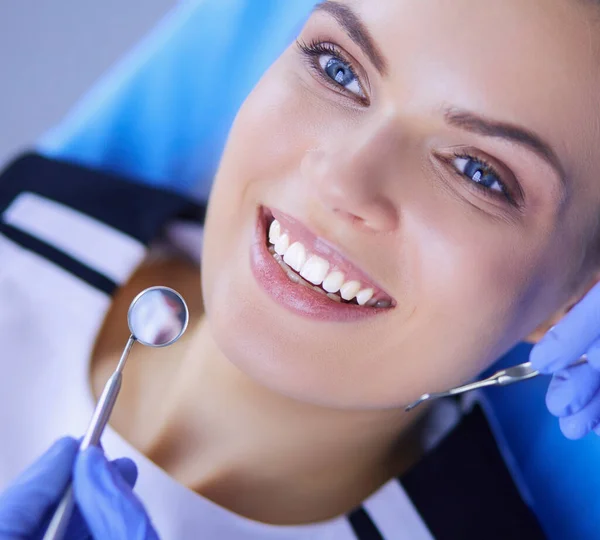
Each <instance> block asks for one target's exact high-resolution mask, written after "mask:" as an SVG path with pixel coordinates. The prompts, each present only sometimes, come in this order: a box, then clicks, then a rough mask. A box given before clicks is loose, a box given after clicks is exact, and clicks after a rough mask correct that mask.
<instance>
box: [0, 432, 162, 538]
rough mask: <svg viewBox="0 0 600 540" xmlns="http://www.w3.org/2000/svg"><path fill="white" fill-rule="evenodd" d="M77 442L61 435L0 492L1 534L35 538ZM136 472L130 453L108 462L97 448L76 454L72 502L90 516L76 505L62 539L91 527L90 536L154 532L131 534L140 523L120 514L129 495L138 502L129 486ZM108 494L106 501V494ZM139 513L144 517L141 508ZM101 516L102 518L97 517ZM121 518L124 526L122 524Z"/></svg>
mask: <svg viewBox="0 0 600 540" xmlns="http://www.w3.org/2000/svg"><path fill="white" fill-rule="evenodd" d="M78 447H79V442H78V441H76V440H75V439H72V438H70V437H66V438H64V439H60V440H59V441H57V442H56V443H55V444H54V445H53V446H52V447H51V448H50V449H49V450H48V451H47V452H46V453H45V454H44V455H43V456H42V457H41V458H39V459H38V460H37V461H36V462H35V463H34V464H33V465H31V466H30V467H29V468H28V469H27V470H26V471H25V472H24V473H22V474H21V475H20V476H19V477H18V478H17V479H16V480H15V481H14V482H13V484H12V485H11V486H9V488H8V489H7V490H6V491H5V492H4V493H2V494H0V538H2V539H3V540H4V539H17V538H18V539H20V540H22V539H26V538H34V537H35V538H37V537H39V536H40V533H41V532H43V531H45V529H46V527H47V525H48V523H49V521H50V518H51V514H52V511H53V510H54V508H56V506H57V504H58V502H59V501H60V498H61V497H62V495H63V493H64V491H65V489H66V487H67V485H68V482H69V479H70V478H71V473H72V471H73V463H74V461H75V458H76V455H77V450H78ZM98 455H99V456H100V457H98ZM91 467H93V469H91ZM136 477H137V469H136V467H135V464H134V463H133V462H132V461H131V460H129V459H118V460H115V461H113V462H111V463H109V462H108V461H107V460H106V459H105V458H104V455H103V454H102V451H101V450H100V449H97V448H93V449H90V451H89V452H88V451H86V452H84V453H83V454H81V455H80V456H79V457H78V459H77V461H76V465H75V472H74V476H73V482H74V489H75V498H76V502H77V506H78V507H79V509H81V511H82V513H83V515H84V516H85V520H86V521H88V520H89V521H88V522H87V523H86V521H84V519H83V518H82V516H81V514H80V513H79V509H78V508H76V509H75V512H74V514H73V516H72V518H71V522H70V524H69V527H68V529H67V534H66V538H67V540H70V539H82V538H90V533H91V536H92V537H94V538H115V539H121V538H123V539H125V538H144V539H146V538H149V539H155V538H157V536H156V533H155V532H154V530H153V529H152V530H148V535H147V536H135V534H136V531H137V530H139V527H138V528H136V529H133V528H132V527H133V525H134V524H133V523H132V520H131V517H130V516H129V515H124V514H125V513H126V512H128V511H129V508H130V506H131V500H132V498H133V499H134V500H135V502H136V503H137V504H138V505H139V506H141V503H139V501H137V498H135V496H134V495H133V493H132V491H131V486H133V485H134V484H135V481H136ZM117 486H118V487H117ZM111 488H113V489H111ZM111 497H112V500H111V501H110V503H107V502H106V499H107V498H111ZM111 511H112V512H111ZM90 516H91V517H90ZM107 516H108V517H107ZM144 517H145V519H146V521H148V518H147V516H145V513H144ZM101 519H104V520H107V522H105V523H100V522H99V521H100V520H101ZM123 524H127V527H128V528H126V529H123ZM109 526H110V528H109ZM123 530H124V532H122V531H123ZM130 531H133V532H132V534H131V535H130V534H129V533H130ZM152 534H153V535H154V536H152Z"/></svg>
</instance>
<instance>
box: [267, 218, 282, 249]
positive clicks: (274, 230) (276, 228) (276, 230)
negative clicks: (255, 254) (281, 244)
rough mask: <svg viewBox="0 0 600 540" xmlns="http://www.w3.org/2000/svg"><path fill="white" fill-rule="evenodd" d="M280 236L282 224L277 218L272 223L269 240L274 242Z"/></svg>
mask: <svg viewBox="0 0 600 540" xmlns="http://www.w3.org/2000/svg"><path fill="white" fill-rule="evenodd" d="M280 236H281V225H280V224H279V221H277V220H276V219H275V220H273V223H271V226H270V227H269V242H271V244H274V243H275V242H276V241H277V239H278V238H279V237H280Z"/></svg>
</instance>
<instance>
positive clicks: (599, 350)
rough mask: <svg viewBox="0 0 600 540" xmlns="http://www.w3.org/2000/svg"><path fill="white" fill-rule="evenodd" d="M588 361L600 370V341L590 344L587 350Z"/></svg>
mask: <svg viewBox="0 0 600 540" xmlns="http://www.w3.org/2000/svg"><path fill="white" fill-rule="evenodd" d="M586 356H587V361H588V364H589V365H590V366H592V367H593V368H594V369H595V370H598V371H600V341H596V342H595V343H593V344H592V345H590V347H589V349H588V350H587V352H586Z"/></svg>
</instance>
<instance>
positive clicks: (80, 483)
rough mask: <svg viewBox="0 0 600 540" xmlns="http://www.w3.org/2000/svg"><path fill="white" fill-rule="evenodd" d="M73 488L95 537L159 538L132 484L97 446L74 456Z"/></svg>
mask: <svg viewBox="0 0 600 540" xmlns="http://www.w3.org/2000/svg"><path fill="white" fill-rule="evenodd" d="M73 490H74V492H75V500H76V501H77V504H78V506H79V509H80V510H81V513H82V514H83V517H84V518H85V521H86V522H87V524H88V526H89V528H90V530H91V531H92V535H93V536H94V538H100V539H104V538H110V539H111V540H112V539H114V540H158V535H157V534H156V531H155V530H154V527H153V526H152V523H151V521H150V518H149V517H148V514H147V513H146V511H145V510H144V506H143V505H142V503H141V502H140V500H139V499H138V498H137V497H136V496H135V495H134V493H133V490H132V486H131V484H130V483H129V482H127V480H126V478H124V475H122V474H120V471H119V469H117V468H116V467H114V466H111V464H110V463H109V462H108V460H107V459H106V457H105V456H104V453H103V452H102V450H100V449H99V448H96V447H90V448H88V449H87V450H86V451H85V452H82V453H80V454H79V455H78V456H77V459H76V461H75V470H74V473H73Z"/></svg>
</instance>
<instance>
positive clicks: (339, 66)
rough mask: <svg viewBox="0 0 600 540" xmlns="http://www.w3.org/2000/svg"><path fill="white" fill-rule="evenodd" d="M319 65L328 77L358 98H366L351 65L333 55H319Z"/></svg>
mask: <svg viewBox="0 0 600 540" xmlns="http://www.w3.org/2000/svg"><path fill="white" fill-rule="evenodd" d="M319 65H320V66H321V69H322V70H323V71H324V72H325V73H326V74H327V76H328V77H329V78H330V79H332V80H333V81H334V82H336V83H337V84H339V85H340V86H342V87H344V88H345V89H346V90H348V91H349V92H352V93H353V94H356V95H357V96H360V97H364V93H363V90H362V88H361V86H360V82H359V81H358V77H357V76H356V75H355V74H354V71H352V68H351V67H350V65H349V64H348V63H346V62H344V61H343V60H340V59H339V58H337V57H335V56H333V55H332V54H321V55H319Z"/></svg>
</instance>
